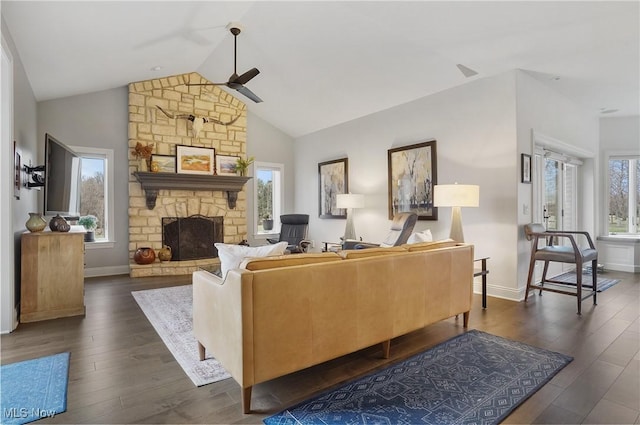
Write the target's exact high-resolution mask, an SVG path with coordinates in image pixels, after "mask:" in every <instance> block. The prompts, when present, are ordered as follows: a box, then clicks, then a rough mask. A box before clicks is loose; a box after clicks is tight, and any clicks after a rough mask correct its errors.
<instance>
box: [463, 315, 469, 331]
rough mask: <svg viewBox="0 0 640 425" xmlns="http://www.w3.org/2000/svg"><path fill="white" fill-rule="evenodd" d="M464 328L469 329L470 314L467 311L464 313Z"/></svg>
mask: <svg viewBox="0 0 640 425" xmlns="http://www.w3.org/2000/svg"><path fill="white" fill-rule="evenodd" d="M462 326H463V327H465V328H468V327H469V312H468V311H465V312H464V313H462Z"/></svg>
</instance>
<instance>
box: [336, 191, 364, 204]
mask: <svg viewBox="0 0 640 425" xmlns="http://www.w3.org/2000/svg"><path fill="white" fill-rule="evenodd" d="M336 207H338V208H364V195H356V194H353V193H344V194H340V195H337V199H336Z"/></svg>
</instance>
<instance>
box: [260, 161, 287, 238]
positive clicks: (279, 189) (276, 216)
mask: <svg viewBox="0 0 640 425" xmlns="http://www.w3.org/2000/svg"><path fill="white" fill-rule="evenodd" d="M259 169H262V170H272V171H278V172H279V176H280V177H279V181H274V182H273V197H274V200H273V216H272V217H271V218H273V230H272V231H271V232H269V233H258V219H259V217H258V170H259ZM253 178H254V182H253V224H252V227H253V237H254V239H267V238H273V237H274V236H276V235H278V234H279V233H280V215H281V214H282V212H283V211H284V164H280V163H277V162H259V161H256V162H254V163H253Z"/></svg>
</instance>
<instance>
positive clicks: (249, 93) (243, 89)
mask: <svg viewBox="0 0 640 425" xmlns="http://www.w3.org/2000/svg"><path fill="white" fill-rule="evenodd" d="M234 88H235V89H236V90H238V91H239V92H240V93H242V94H243V95H245V96H246V97H248V98H249V99H251V100H253V101H254V102H256V103H260V102H262V99H260V98H259V97H258V96H256V95H255V94H254V93H253V92H252V91H251V90H249V89H248V88H246V87H245V86H242V85H241V86H237V87H234Z"/></svg>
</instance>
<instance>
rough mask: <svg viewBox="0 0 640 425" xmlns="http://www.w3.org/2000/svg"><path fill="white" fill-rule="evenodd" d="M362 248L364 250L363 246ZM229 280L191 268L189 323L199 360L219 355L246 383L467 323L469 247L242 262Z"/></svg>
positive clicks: (247, 397)
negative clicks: (454, 321)
mask: <svg viewBox="0 0 640 425" xmlns="http://www.w3.org/2000/svg"><path fill="white" fill-rule="evenodd" d="M365 251H366V252H365ZM241 266H244V267H246V269H233V270H231V271H229V272H228V274H227V276H226V279H225V280H222V279H221V278H219V277H218V276H215V275H213V274H210V273H208V272H205V271H197V272H195V273H194V274H193V330H194V334H195V336H196V339H197V340H198V347H199V350H200V359H201V360H202V359H204V356H205V349H206V352H207V354H208V355H211V356H213V357H215V358H216V359H217V360H218V361H219V362H220V363H221V364H222V365H223V366H224V367H225V369H226V370H227V371H228V372H229V373H230V374H231V376H232V377H233V379H235V380H236V381H237V382H238V383H239V384H240V386H241V387H242V393H243V399H242V408H243V411H244V412H245V413H249V412H250V402H251V389H252V387H253V385H255V384H258V383H260V382H264V381H267V380H270V379H273V378H277V377H279V376H283V375H286V374H288V373H291V372H295V371H298V370H301V369H304V368H306V367H309V366H313V365H316V364H319V363H322V362H325V361H327V360H331V359H334V358H336V357H339V356H342V355H345V354H348V353H351V352H354V351H357V350H360V349H362V348H365V347H369V346H372V345H374V344H378V343H382V347H383V354H384V355H385V356H386V357H388V356H389V349H390V341H391V339H392V338H394V337H397V336H400V335H403V334H406V333H408V332H411V331H414V330H416V329H420V328H422V327H424V326H427V325H429V324H432V323H435V322H437V321H440V320H443V319H446V318H449V317H452V316H455V315H458V314H463V315H464V326H465V327H466V326H467V324H468V318H469V311H470V310H471V298H472V285H473V246H472V245H466V244H456V243H455V242H452V241H449V242H446V243H442V242H437V243H429V242H427V243H421V244H415V245H406V246H403V247H395V248H372V249H368V250H362V251H360V252H357V251H342V252H341V253H339V254H336V253H323V254H299V255H287V256H280V257H268V258H260V259H251V260H246V261H245V262H244V264H242V265H241Z"/></svg>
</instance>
